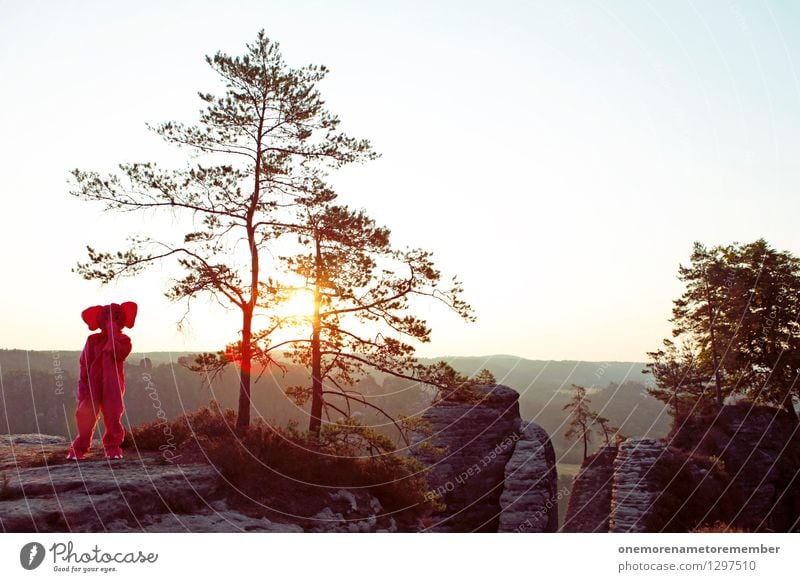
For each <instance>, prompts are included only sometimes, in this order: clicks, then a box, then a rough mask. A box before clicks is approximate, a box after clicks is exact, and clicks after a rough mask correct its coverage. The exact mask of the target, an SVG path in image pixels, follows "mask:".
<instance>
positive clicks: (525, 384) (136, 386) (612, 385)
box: [0, 350, 671, 463]
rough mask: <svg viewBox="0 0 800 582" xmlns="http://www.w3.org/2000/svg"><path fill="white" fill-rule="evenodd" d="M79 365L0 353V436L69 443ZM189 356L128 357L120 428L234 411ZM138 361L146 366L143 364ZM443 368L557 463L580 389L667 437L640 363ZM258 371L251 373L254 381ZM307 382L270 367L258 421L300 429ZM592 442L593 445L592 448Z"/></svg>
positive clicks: (232, 383)
mask: <svg viewBox="0 0 800 582" xmlns="http://www.w3.org/2000/svg"><path fill="white" fill-rule="evenodd" d="M79 357H80V352H78V351H61V352H59V351H56V352H43V351H25V350H0V389H1V392H2V398H0V433H35V432H40V433H45V434H57V435H64V436H69V435H74V434H75V424H74V423H75V414H74V413H75V404H76V402H75V388H76V385H77V378H78V359H79ZM189 357H191V356H190V354H186V353H177V354H176V353H169V352H158V353H149V354H142V353H133V354H131V356H130V357H129V358H128V360H127V362H126V365H125V377H126V389H125V416H124V418H123V424H125V425H126V427H130V426H137V425H139V424H142V423H146V422H152V421H154V420H156V419H158V417H159V415H163V416H166V417H167V418H168V419H172V418H175V417H176V416H178V415H180V414H182V413H184V412H187V411H192V410H196V409H197V408H199V407H201V406H203V405H205V404H208V402H209V401H211V400H212V399H216V400H217V401H219V402H220V404H221V405H222V406H223V408H234V409H235V408H236V404H237V400H238V385H237V382H238V375H237V373H236V371H235V370H234V369H233V368H230V369H227V370H226V371H224V372H222V373H221V374H220V375H219V376H218V377H217V378H216V379H214V380H213V381H212V382H211V386H210V387H209V385H208V382H207V381H205V380H204V378H203V377H202V376H201V375H199V374H198V373H196V372H192V371H190V370H188V369H187V368H186V367H184V366H183V365H181V364H180V362H182V361H186V360H185V358H189ZM145 358H147V359H149V365H148V363H147V362H144V361H143V360H144V359H145ZM447 360H448V362H449V363H450V364H451V365H452V366H453V367H454V368H455V369H456V370H458V371H459V372H462V373H465V374H474V373H476V372H477V371H479V370H480V369H482V368H487V369H488V370H489V371H491V372H492V373H493V374H494V376H495V378H496V379H497V382H498V383H500V384H504V385H506V386H510V387H512V388H514V389H516V390H517V391H518V392H519V393H520V409H521V410H520V412H521V414H522V417H523V418H524V419H527V420H533V421H534V422H536V423H538V424H540V425H541V426H543V427H544V428H545V429H546V430H547V431H548V432H549V433H550V435H551V438H552V439H553V444H554V446H555V448H556V456H557V459H558V461H559V462H560V463H580V462H581V460H582V455H581V451H580V450H579V449H580V447H578V446H577V445H576V443H569V442H567V441H566V439H564V432H565V431H566V428H567V415H566V413H565V412H564V411H563V410H562V408H563V406H564V404H565V403H566V402H567V401H568V400H569V392H570V387H571V385H572V384H580V385H582V386H586V387H587V388H588V390H589V391H588V394H587V396H588V397H589V398H590V399H591V405H592V408H593V409H594V410H596V411H598V412H600V413H601V414H602V415H603V416H605V417H607V418H609V419H610V420H611V422H612V423H614V424H615V425H616V426H619V427H620V429H621V430H622V432H624V433H625V434H629V435H630V434H633V435H641V436H645V435H646V436H653V437H662V436H665V435H666V434H667V432H668V430H669V426H670V422H671V418H670V416H669V415H668V414H667V411H666V408H665V406H664V405H663V404H662V403H661V402H659V401H658V400H656V399H655V398H653V397H651V396H649V395H648V394H647V392H646V389H647V387H648V386H649V384H648V381H651V378H650V377H649V376H643V374H642V370H644V369H645V364H643V363H636V362H606V363H602V362H574V361H540V360H526V359H523V358H518V357H514V356H486V357H456V358H447ZM428 361H429V362H432V361H433V360H428ZM29 370H30V372H29ZM260 372H261V370H256V372H255V376H256V377H257V376H258V374H259V373H260ZM309 381H310V375H309V373H308V371H307V370H305V369H303V368H301V367H299V366H296V365H291V364H286V372H285V373H284V372H283V371H281V370H280V369H277V368H271V369H269V370H267V371H264V373H263V374H261V377H260V379H259V381H258V382H257V383H256V384H255V385H254V389H253V408H254V414H255V415H256V416H255V417H258V416H261V417H263V418H264V419H266V420H267V421H269V422H271V423H273V424H276V425H280V426H286V425H288V424H289V423H290V422H292V421H294V422H297V423H299V424H300V425H301V426H303V425H305V423H306V422H307V418H308V416H307V414H308V413H307V410H306V409H302V408H299V407H298V406H297V405H296V404H295V403H294V402H293V401H292V400H291V399H290V398H289V397H288V396H286V394H285V393H284V389H285V388H286V387H289V386H293V385H298V384H304V383H308V382H309ZM356 388H357V389H358V390H360V391H362V392H363V393H364V394H365V395H367V397H368V398H369V401H370V402H372V403H374V404H376V405H378V406H380V407H382V408H384V409H386V410H387V411H389V412H390V413H392V414H393V415H401V414H404V415H416V414H419V413H421V412H422V411H423V410H424V409H425V408H426V407H427V406H428V405H429V403H430V400H431V397H432V393H431V392H430V391H428V390H426V389H424V388H421V387H420V386H419V385H415V384H413V383H411V382H409V381H406V380H402V379H399V378H395V377H391V376H380V377H375V376H370V377H368V378H366V379H364V380H362V381H361V382H360V383H359V385H358V386H357V387H356ZM305 408H307V407H305ZM353 410H354V412H355V416H356V418H358V419H359V420H360V421H361V422H363V423H365V424H371V425H378V426H380V427H382V428H381V430H382V432H384V433H385V434H387V435H388V436H390V437H392V438H395V437H397V434H396V431H395V430H394V428H393V427H392V426H391V424H387V420H386V419H385V418H383V417H381V416H380V415H379V414H377V413H374V412H373V411H371V410H370V409H367V408H366V407H363V406H361V407H360V408H359V405H356V404H355V403H354V405H353ZM332 420H336V419H335V418H332ZM101 423H102V421H101ZM98 428H100V429H101V425H100V426H99V427H98ZM99 434H102V433H98V435H99ZM599 444H600V442H599V441H597V442H594V443H593V445H592V447H593V448H594V447H596V446H599Z"/></svg>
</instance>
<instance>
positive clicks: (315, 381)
mask: <svg viewBox="0 0 800 582" xmlns="http://www.w3.org/2000/svg"><path fill="white" fill-rule="evenodd" d="M314 236H315V238H316V257H315V271H316V272H315V273H314V278H315V284H314V319H313V321H312V332H311V418H310V419H309V423H308V430H309V432H310V433H311V434H313V435H314V436H319V433H320V429H321V428H322V348H321V346H320V328H321V322H320V318H319V309H320V299H321V297H320V293H321V289H320V277H321V269H322V250H321V249H320V246H319V237H318V236H317V235H316V233H314Z"/></svg>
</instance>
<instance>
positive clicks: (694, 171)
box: [0, 0, 800, 361]
mask: <svg viewBox="0 0 800 582" xmlns="http://www.w3.org/2000/svg"><path fill="white" fill-rule="evenodd" d="M0 14H2V18H1V19H0V74H1V75H2V76H1V77H0V79H2V82H1V83H2V84H1V85H0V132H2V133H0V135H1V136H2V138H1V139H0V160H1V161H0V200H2V206H0V248H2V271H0V273H2V274H0V289H2V291H1V292H2V296H0V297H2V301H0V348H21V349H36V350H50V349H58V350H79V349H81V348H82V346H83V342H84V340H85V336H86V334H87V333H88V330H87V328H86V327H85V326H84V325H83V323H82V321H81V320H80V312H81V311H82V310H83V309H84V308H85V307H88V306H90V305H95V304H103V303H108V302H111V301H116V302H122V301H127V300H132V301H136V302H137V303H139V305H140V316H139V320H138V322H137V325H136V327H135V328H134V329H133V330H131V332H130V335H131V336H132V338H133V340H134V346H135V347H134V350H135V351H138V352H148V351H162V350H173V351H186V350H216V349H219V348H221V347H222V346H223V345H224V344H225V343H227V342H229V341H232V340H234V339H235V336H236V333H237V331H238V329H239V328H240V322H239V321H237V319H236V317H235V314H234V313H232V312H225V311H224V310H222V309H221V308H220V307H219V306H217V305H216V304H215V303H211V302H207V301H205V300H200V299H198V300H196V301H194V302H193V303H192V305H191V310H190V312H189V316H188V320H187V321H188V325H185V326H183V328H182V329H181V330H179V329H177V327H176V322H177V321H178V320H180V319H181V318H182V316H183V315H184V313H185V312H186V304H185V303H178V304H172V303H170V302H169V301H168V300H167V299H166V298H165V297H164V294H163V293H164V291H165V290H166V287H167V283H166V282H167V280H168V278H169V277H170V276H175V275H176V274H177V271H176V269H175V266H174V265H164V266H163V267H160V268H154V269H152V270H151V271H150V272H148V273H147V274H146V275H143V276H141V277H139V278H137V279H136V280H130V279H125V280H122V281H120V282H117V283H113V284H111V285H107V286H101V285H100V284H99V283H97V282H94V281H85V280H83V279H81V278H80V277H79V276H78V275H77V274H75V273H73V272H71V269H72V268H73V267H74V266H75V265H76V263H77V262H79V261H84V260H85V259H86V249H85V247H86V245H87V244H88V245H91V246H93V247H95V248H97V249H100V250H118V249H122V248H124V244H125V243H124V239H125V236H126V235H128V234H131V233H134V232H140V231H142V230H143V228H145V227H154V226H155V227H157V228H162V229H171V228H175V229H179V228H181V224H180V223H176V224H173V223H171V222H170V221H169V220H163V221H161V222H159V220H158V219H153V221H148V223H147V224H146V225H143V224H142V222H141V219H139V220H137V219H136V218H135V217H131V216H120V215H117V214H112V213H108V212H103V211H102V208H101V207H99V206H97V205H93V204H91V203H88V202H83V201H80V200H78V199H76V198H74V197H72V196H70V194H69V192H70V183H69V171H70V170H71V169H73V168H81V169H85V170H97V171H113V170H114V169H115V167H116V165H117V164H119V163H122V162H133V161H155V162H158V163H161V164H164V165H166V166H180V165H182V164H184V163H185V161H186V158H185V157H184V153H183V152H182V151H180V150H175V149H173V148H171V147H170V146H168V145H166V144H164V143H162V142H161V140H160V138H158V136H156V135H155V134H153V133H152V132H150V131H148V129H147V127H146V124H147V123H151V124H156V123H159V122H162V121H167V120H181V121H187V122H191V121H194V120H195V119H196V117H197V114H198V112H199V110H200V108H201V105H202V104H201V102H200V100H199V98H198V97H197V92H198V91H217V90H218V89H219V85H218V84H217V80H216V78H215V77H214V74H213V72H212V71H211V70H210V68H209V67H208V66H207V65H206V63H205V61H204V56H205V55H207V54H213V53H215V52H217V51H223V52H226V53H228V54H234V55H235V54H241V53H243V52H244V46H245V44H246V43H249V42H252V41H253V40H254V39H255V36H256V33H257V32H258V30H260V29H262V28H263V29H264V30H265V31H266V34H267V35H268V36H269V37H270V38H272V39H273V40H276V41H278V42H279V43H280V45H281V49H282V52H283V55H284V58H285V60H286V61H287V63H289V64H290V65H292V66H301V65H305V64H309V63H318V64H325V65H326V66H327V67H328V68H329V69H330V73H329V75H328V77H327V78H326V79H325V80H324V81H323V83H322V85H321V87H320V88H321V91H322V94H323V97H324V98H325V100H326V102H327V105H328V107H329V109H330V110H331V111H332V112H334V113H336V114H338V115H339V116H340V118H341V119H342V129H344V130H345V131H347V133H349V134H351V135H354V136H358V137H365V138H368V139H370V140H371V142H372V144H373V146H374V148H375V150H376V151H378V152H379V153H380V154H381V158H380V159H378V160H375V161H371V162H368V163H366V164H364V165H358V166H350V167H347V168H345V169H343V170H341V171H339V172H337V173H336V174H335V175H333V176H332V182H333V183H334V185H335V186H336V188H337V191H338V192H339V195H340V197H341V200H342V201H343V202H345V203H347V204H349V205H351V206H354V207H359V208H361V207H363V208H365V209H366V210H367V211H368V212H369V213H370V214H371V215H372V216H373V217H374V218H375V219H376V220H377V221H378V222H379V223H381V224H384V225H386V226H388V227H389V228H390V229H391V230H392V235H393V237H394V238H395V240H396V241H397V243H398V244H401V245H406V244H407V245H411V246H420V247H424V248H427V249H428V250H431V251H433V253H434V259H435V260H436V262H437V264H438V265H439V266H440V267H441V269H442V271H443V272H444V273H445V274H446V275H451V274H456V275H458V276H459V277H460V279H461V280H462V281H463V283H464V287H465V294H466V295H465V298H466V299H467V300H468V301H469V302H470V303H471V304H472V305H473V307H474V308H475V310H476V313H477V316H478V319H477V322H476V323H473V324H467V323H464V322H462V321H461V320H459V319H458V318H457V317H456V316H455V315H454V314H452V313H449V312H447V311H446V310H443V309H438V308H435V307H434V306H431V307H427V306H426V307H423V308H422V314H423V315H424V316H426V317H428V319H429V322H430V324H431V326H432V328H433V334H432V341H431V342H430V343H429V344H426V345H423V346H420V349H419V353H420V354H421V355H424V356H454V355H489V354H514V355H518V356H521V357H526V358H532V359H556V360H589V361H643V360H644V359H645V358H646V352H647V351H649V350H653V349H657V348H658V347H659V346H660V344H661V339H662V338H664V337H668V336H669V333H670V325H669V322H668V319H669V317H670V310H671V303H672V300H673V299H675V298H676V297H678V296H679V295H680V293H681V285H680V282H679V281H678V280H677V278H676V274H677V268H678V265H679V264H681V263H686V262H687V261H688V257H689V254H690V252H691V248H692V243H693V242H694V241H696V240H699V241H702V242H704V243H706V244H708V245H714V244H727V243H730V242H733V241H739V242H750V241H752V240H755V239H757V238H759V237H764V238H766V239H767V240H768V241H769V242H770V243H771V244H772V245H773V246H775V247H776V248H778V249H781V250H788V251H791V252H793V253H795V254H800V229H799V228H798V227H797V224H798V222H797V221H798V216H800V196H798V195H797V194H798V185H800V164H798V163H797V160H798V157H799V156H798V154H800V151H799V150H800V139H799V138H800V80H799V76H798V66H799V65H800V3H798V2H792V1H785V2H777V1H755V0H754V1H752V2H737V1H718V2H717V1H702V2H700V1H696V2H689V1H683V0H674V1H673V0H669V1H666V0H665V1H661V2H654V1H643V0H631V1H612V0H602V1H588V0H587V1H570V0H564V1H559V2H552V1H551V2H538V1H526V2H510V1H502V0H498V1H494V2H468V1H459V2H448V1H428V2H416V1H410V0H409V1H405V2H374V1H373V2H366V1H364V2H355V1H354V2H347V1H336V2H330V1H316V2H312V1H304V0H296V1H286V2H283V1H280V2H278V1H268V0H259V1H239V2H236V1H231V2H225V3H220V2H210V1H192V2H188V1H187V2H178V1H173V2H148V1H137V2H113V3H112V2H99V1H98V2H91V1H82V2H57V1H51V2H36V1H25V2H23V1H15V2H10V1H6V0H0Z"/></svg>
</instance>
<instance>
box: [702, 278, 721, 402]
mask: <svg viewBox="0 0 800 582" xmlns="http://www.w3.org/2000/svg"><path fill="white" fill-rule="evenodd" d="M703 276H704V278H705V277H707V276H706V274H705V273H704V274H703ZM704 282H705V287H706V305H707V307H708V334H709V336H710V337H711V360H712V364H713V366H714V396H715V398H716V400H717V406H722V378H721V377H720V375H719V358H718V357H717V339H716V337H715V336H716V334H715V333H714V320H715V319H716V316H715V315H714V308H713V307H712V305H711V291H710V289H709V288H708V278H705V279H704Z"/></svg>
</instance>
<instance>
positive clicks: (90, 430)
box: [72, 393, 101, 455]
mask: <svg viewBox="0 0 800 582" xmlns="http://www.w3.org/2000/svg"><path fill="white" fill-rule="evenodd" d="M100 406H101V403H99V402H97V399H96V398H95V397H93V396H92V394H91V393H89V394H87V395H86V396H85V397H84V398H82V399H81V400H79V401H78V407H77V408H76V409H75V421H76V423H77V425H78V434H77V436H76V437H75V439H74V440H73V441H72V450H73V451H74V452H75V453H77V454H79V455H84V454H85V453H86V451H88V450H89V447H90V446H91V444H92V436H93V435H94V429H95V427H96V426H97V415H98V414H99V412H100Z"/></svg>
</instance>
